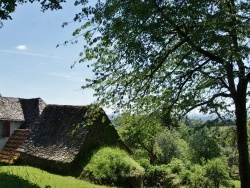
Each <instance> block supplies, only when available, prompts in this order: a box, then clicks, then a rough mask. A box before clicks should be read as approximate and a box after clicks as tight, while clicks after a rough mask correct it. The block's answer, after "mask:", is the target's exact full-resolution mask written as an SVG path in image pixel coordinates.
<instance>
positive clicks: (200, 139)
mask: <svg viewBox="0 0 250 188" xmlns="http://www.w3.org/2000/svg"><path fill="white" fill-rule="evenodd" d="M216 134H217V132H213V131H212V130H211V129H208V128H207V127H203V128H201V129H200V130H199V131H195V133H194V134H193V135H191V137H190V139H189V145H190V148H191V150H190V154H191V158H192V161H193V162H194V163H200V164H201V163H202V160H209V159H213V158H216V157H219V156H221V147H220V145H219V143H218V141H217V139H216V138H217V135H216Z"/></svg>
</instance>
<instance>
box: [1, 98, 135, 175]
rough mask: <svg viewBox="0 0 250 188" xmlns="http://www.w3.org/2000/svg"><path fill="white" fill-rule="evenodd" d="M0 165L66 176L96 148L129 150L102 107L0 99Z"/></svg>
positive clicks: (40, 100) (35, 100) (36, 100)
mask: <svg viewBox="0 0 250 188" xmlns="http://www.w3.org/2000/svg"><path fill="white" fill-rule="evenodd" d="M0 126H1V128H0V131H1V132H0V133H1V137H0V146H1V147H0V149H1V150H0V163H7V164H13V163H15V162H18V163H21V164H25V165H31V166H35V167H39V168H41V169H46V170H49V171H53V172H59V173H60V174H62V173H68V172H72V170H70V169H74V171H75V172H76V170H77V167H79V164H80V163H81V162H82V161H83V159H84V157H86V155H87V154H88V153H89V152H90V151H92V150H93V149H95V148H97V147H102V146H118V147H121V148H123V149H125V150H127V151H130V150H129V149H128V147H127V146H126V145H125V144H124V142H123V141H122V140H121V139H120V136H119V135H118V133H117V131H116V129H115V127H114V126H113V125H112V123H111V121H110V120H109V118H108V116H107V115H106V114H105V112H104V111H103V110H102V109H101V108H96V107H92V106H70V105H46V103H45V102H44V101H43V100H42V99H40V98H36V99H20V98H10V97H0Z"/></svg>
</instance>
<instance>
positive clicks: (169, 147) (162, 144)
mask: <svg viewBox="0 0 250 188" xmlns="http://www.w3.org/2000/svg"><path fill="white" fill-rule="evenodd" d="M156 148H157V155H158V162H159V163H165V164H167V163H169V162H170V161H172V159H173V158H179V159H185V158H186V156H187V152H188V144H187V142H186V141H184V140H183V139H181V137H180V134H179V133H178V132H177V131H176V130H175V129H171V130H169V129H165V130H163V131H162V132H160V133H158V135H157V137H156Z"/></svg>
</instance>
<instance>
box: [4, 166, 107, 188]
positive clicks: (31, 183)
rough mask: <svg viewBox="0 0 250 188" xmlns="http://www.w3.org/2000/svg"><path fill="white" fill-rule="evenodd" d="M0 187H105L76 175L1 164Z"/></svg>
mask: <svg viewBox="0 0 250 188" xmlns="http://www.w3.org/2000/svg"><path fill="white" fill-rule="evenodd" d="M0 187H5V188H8V187H9V188H13V187H18V188H22V187H23V188H31V187H34V188H36V187H42V188H44V187H48V188H50V187H51V188H56V187H58V188H73V187H77V188H105V186H98V185H94V184H91V183H88V182H85V181H82V180H78V179H76V178H74V177H70V176H60V175H54V174H51V173H48V172H46V171H43V170H39V169H37V168H33V167H28V166H0Z"/></svg>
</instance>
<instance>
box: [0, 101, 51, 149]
mask: <svg viewBox="0 0 250 188" xmlns="http://www.w3.org/2000/svg"><path fill="white" fill-rule="evenodd" d="M45 106H46V103H45V102H44V101H43V100H42V99H40V98H34V99H21V98H13V97H2V96H0V150H1V149H3V147H4V145H5V144H6V142H7V141H8V139H9V138H10V136H11V135H12V133H13V132H14V130H15V129H19V128H22V129H30V128H32V126H33V124H34V122H35V120H36V119H37V118H38V117H39V116H40V114H41V112H42V111H43V109H44V107H45Z"/></svg>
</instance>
